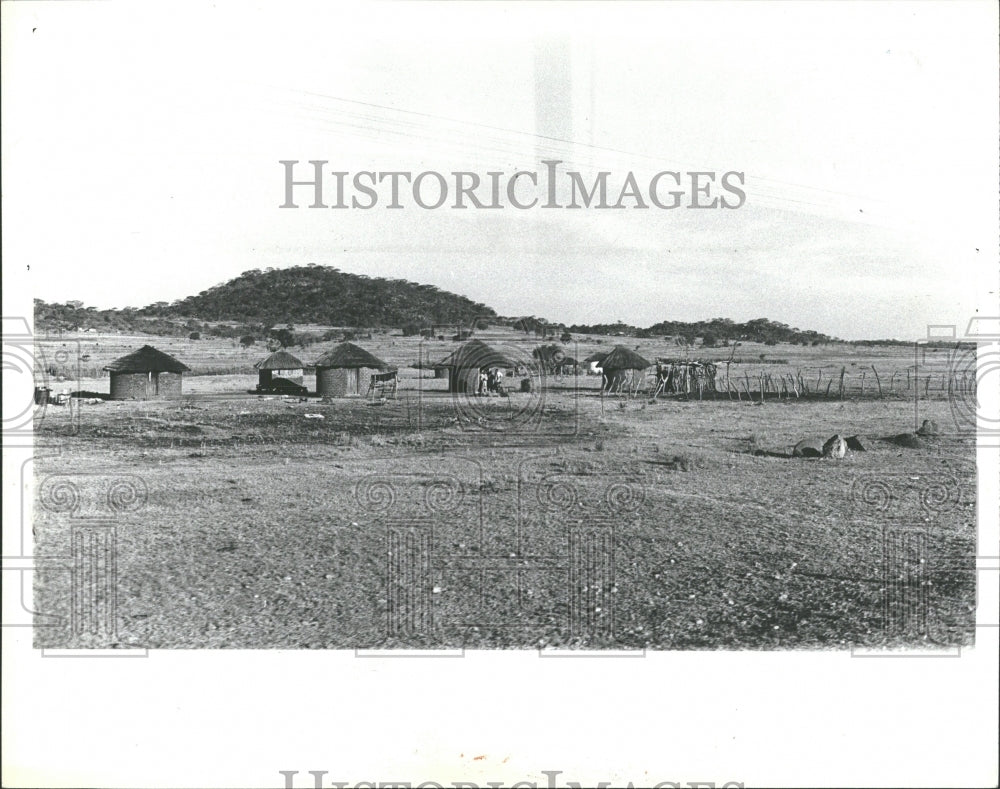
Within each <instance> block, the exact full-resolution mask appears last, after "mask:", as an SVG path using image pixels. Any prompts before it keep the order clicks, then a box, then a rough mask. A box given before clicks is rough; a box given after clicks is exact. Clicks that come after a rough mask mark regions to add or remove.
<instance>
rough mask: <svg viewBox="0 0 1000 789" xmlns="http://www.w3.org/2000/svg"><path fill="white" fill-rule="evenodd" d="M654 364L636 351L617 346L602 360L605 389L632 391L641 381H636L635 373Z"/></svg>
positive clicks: (610, 390)
mask: <svg viewBox="0 0 1000 789" xmlns="http://www.w3.org/2000/svg"><path fill="white" fill-rule="evenodd" d="M652 366H653V363H652V362H649V361H647V360H646V359H644V358H643V357H642V356H640V355H639V354H637V353H636V352H635V351H633V350H631V349H629V348H626V347H625V346H624V345H616V346H615V348H614V350H613V351H611V352H610V353H608V354H606V355H605V356H604V358H603V359H601V367H602V368H603V370H604V388H605V389H606V390H607V391H609V392H615V391H618V390H621V389H631V388H633V387H634V386H637V385H638V384H639V383H641V380H640V381H638V382H637V381H636V380H635V372H636V371H639V373H640V374H641V372H642V371H643V370H645V369H646V368H647V367H652Z"/></svg>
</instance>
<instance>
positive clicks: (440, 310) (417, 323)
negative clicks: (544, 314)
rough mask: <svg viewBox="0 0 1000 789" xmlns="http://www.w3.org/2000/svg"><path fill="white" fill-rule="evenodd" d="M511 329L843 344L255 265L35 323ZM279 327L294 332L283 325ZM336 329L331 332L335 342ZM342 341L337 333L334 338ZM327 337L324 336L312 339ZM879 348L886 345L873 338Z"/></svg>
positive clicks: (213, 328) (237, 330)
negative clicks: (597, 317) (202, 286)
mask: <svg viewBox="0 0 1000 789" xmlns="http://www.w3.org/2000/svg"><path fill="white" fill-rule="evenodd" d="M483 317H485V318H488V319H489V322H490V323H494V324H504V325H507V326H510V327H512V328H514V329H516V330H519V331H524V332H526V333H529V334H530V333H534V334H536V335H538V336H540V337H543V338H544V337H547V336H553V337H558V336H561V335H562V334H563V333H565V332H567V331H568V332H571V333H577V334H598V335H610V336H616V335H617V336H626V337H647V338H649V337H659V336H665V337H668V338H670V339H673V340H676V341H678V342H679V343H683V344H688V345H695V344H701V345H704V346H708V347H711V346H713V345H717V344H721V345H728V344H729V343H731V342H739V341H756V342H763V343H766V344H769V345H774V344H777V343H779V342H780V343H791V344H801V345H819V344H825V343H828V342H838V340H837V339H836V338H834V337H830V336H828V335H825V334H822V333H820V332H816V331H812V330H802V329H798V328H792V327H789V326H788V325H786V324H784V323H778V322H775V321H771V320H768V319H766V318H758V319H755V320H751V321H746V322H745V323H735V322H734V321H731V320H729V319H727V318H714V319H712V320H708V321H694V322H681V321H661V322H660V323H657V324H654V325H653V326H650V327H648V328H640V327H637V326H632V325H628V324H624V323H607V324H595V325H582V324H575V325H570V326H566V325H565V324H562V323H553V322H550V321H547V320H545V319H544V318H537V317H534V316H532V317H520V318H504V317H501V316H498V315H497V314H496V312H495V311H494V310H493V309H491V308H490V307H487V306H486V305H484V304H479V303H477V302H475V301H472V300H471V299H469V298H466V297H465V296H459V295H457V294H455V293H449V292H448V291H444V290H440V289H438V288H436V287H434V286H433V285H420V284H418V283H415V282H409V281H406V280H401V279H385V278H382V277H366V276H363V275H360V274H349V273H347V272H344V271H340V270H339V269H337V268H333V267H331V266H317V265H308V266H295V267H292V268H287V269H267V270H265V271H261V270H260V269H254V270H252V271H247V272H244V273H243V274H241V275H240V276H238V277H236V278H235V279H232V280H229V281H228V282H224V283H222V284H220V285H216V286H215V287H212V288H209V289H208V290H205V291H202V292H201V293H199V294H198V295H196V296H189V297H188V298H185V299H181V300H179V301H175V302H173V303H167V302H165V301H161V302H157V303H156V304H151V305H149V306H148V307H144V308H142V309H134V308H131V307H126V308H124V309H120V310H116V309H110V310H97V309H95V308H93V307H85V306H83V304H82V303H81V302H78V301H71V302H67V303H65V304H53V303H48V302H45V301H41V300H40V299H36V300H35V326H36V330H38V331H42V332H53V331H56V332H61V331H78V330H87V329H91V330H94V331H98V332H126V333H128V332H141V333H145V334H159V335H174V336H178V335H183V334H189V333H190V334H192V335H193V334H194V333H208V334H216V335H222V336H233V337H241V336H244V335H250V336H254V337H256V338H257V339H262V338H264V337H268V336H274V337H276V338H277V339H278V341H279V342H283V343H284V344H288V343H287V342H285V341H286V340H288V339H290V335H289V336H286V337H278V336H277V335H278V334H279V333H281V332H289V331H291V330H292V329H291V327H293V326H296V325H299V326H301V325H303V324H313V325H318V326H335V327H348V328H351V329H389V328H396V329H403V330H404V333H407V334H414V333H416V332H417V331H419V330H420V329H422V328H424V327H428V326H431V325H432V324H452V325H456V326H469V325H471V323H472V321H473V320H474V319H475V318H483ZM282 327H288V328H287V329H286V328H282ZM333 334H335V333H330V336H333ZM337 336H339V335H337ZM317 338H319V339H329V337H327V336H325V335H324V336H322V337H321V336H320V335H317V337H316V338H314V339H317ZM868 342H874V343H876V344H882V343H887V342H892V341H888V340H878V341H868Z"/></svg>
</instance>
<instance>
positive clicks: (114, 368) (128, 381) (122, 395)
mask: <svg viewBox="0 0 1000 789" xmlns="http://www.w3.org/2000/svg"><path fill="white" fill-rule="evenodd" d="M104 369H105V370H108V371H109V372H110V373H111V399H112V400H155V399H158V398H168V397H180V396H181V377H182V376H183V374H184V373H185V372H187V371H188V370H189V369H190V368H189V367H188V366H187V365H185V364H182V363H181V362H179V361H177V360H176V359H175V358H174V357H173V356H170V355H168V354H165V353H164V352H163V351H158V350H156V348H154V347H153V346H152V345H144V346H142V347H141V348H140V349H139V350H138V351H135V352H134V353H130V354H128V355H127V356H122V357H121V358H120V359H115V360H114V361H113V362H111V363H110V364H109V365H107V366H106V367H105V368H104Z"/></svg>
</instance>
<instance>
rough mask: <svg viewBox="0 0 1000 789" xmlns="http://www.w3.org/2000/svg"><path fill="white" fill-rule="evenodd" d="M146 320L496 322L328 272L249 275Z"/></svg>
mask: <svg viewBox="0 0 1000 789" xmlns="http://www.w3.org/2000/svg"><path fill="white" fill-rule="evenodd" d="M139 314H140V315H141V316H144V317H172V318H195V319H197V320H202V321H256V322H260V323H264V324H271V325H273V324H278V323H282V324H285V323H292V324H297V323H319V324H324V325H327V326H355V327H358V328H376V327H402V326H404V325H409V324H413V325H418V326H428V325H430V324H432V323H456V324H467V323H469V322H471V321H472V320H473V319H474V318H476V317H481V316H495V315H496V313H494V312H493V310H492V309H490V308H489V307H486V306H484V305H482V304H478V303H476V302H474V301H472V300H471V299H467V298H466V297H464V296H458V295H456V294H454V293H449V292H447V291H443V290H438V289H437V288H436V287H434V286H433V285H418V284H417V283H415V282H407V281H406V280H401V279H383V278H382V277H366V276H362V275H359V274H348V273H346V272H344V271H340V270H339V269H336V268H332V267H329V266H296V267H294V268H287V269H268V270H267V271H260V270H259V269H255V270H253V271H247V272H245V273H243V274H241V275H240V276H238V277H237V278H236V279H232V280H230V281H229V282H224V283H222V284H221V285H216V286H215V287H214V288H209V289H208V290H205V291H202V292H201V293H199V294H198V295H197V296H189V297H188V298H186V299H183V300H181V301H177V302H174V303H173V304H166V303H163V302H160V303H158V304H154V305H151V306H149V307H146V308H145V309H143V310H140V311H139Z"/></svg>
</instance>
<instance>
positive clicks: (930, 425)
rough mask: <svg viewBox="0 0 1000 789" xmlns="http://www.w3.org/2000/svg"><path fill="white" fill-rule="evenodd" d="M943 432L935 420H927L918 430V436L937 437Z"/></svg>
mask: <svg viewBox="0 0 1000 789" xmlns="http://www.w3.org/2000/svg"><path fill="white" fill-rule="evenodd" d="M940 432H941V431H940V430H939V429H938V423H937V422H935V421H934V420H933V419H925V420H924V423H923V424H922V425H921V426H920V429H919V430H917V435H918V436H936V435H938V434H939V433H940Z"/></svg>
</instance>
